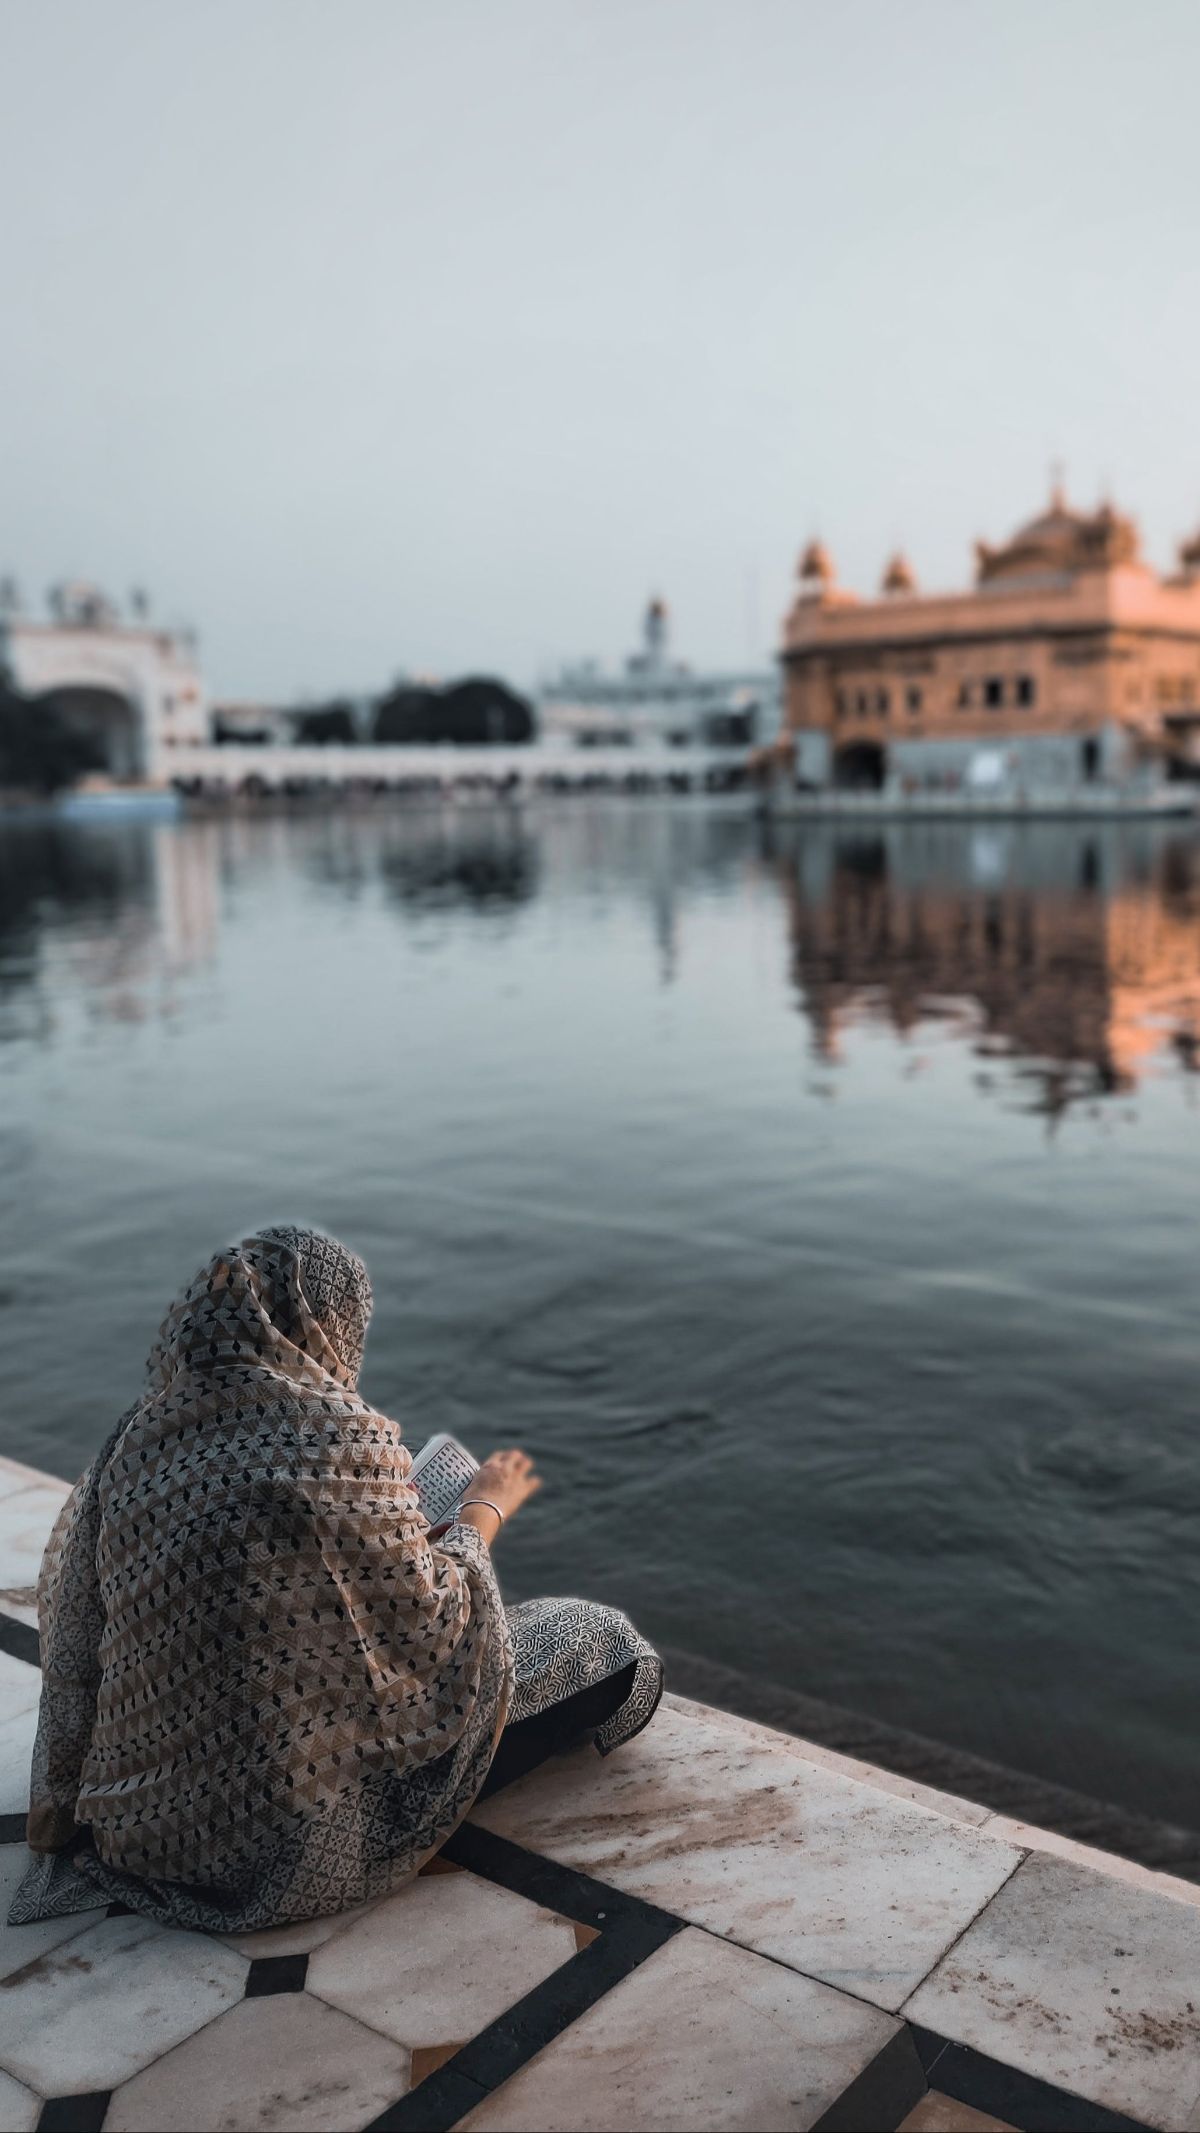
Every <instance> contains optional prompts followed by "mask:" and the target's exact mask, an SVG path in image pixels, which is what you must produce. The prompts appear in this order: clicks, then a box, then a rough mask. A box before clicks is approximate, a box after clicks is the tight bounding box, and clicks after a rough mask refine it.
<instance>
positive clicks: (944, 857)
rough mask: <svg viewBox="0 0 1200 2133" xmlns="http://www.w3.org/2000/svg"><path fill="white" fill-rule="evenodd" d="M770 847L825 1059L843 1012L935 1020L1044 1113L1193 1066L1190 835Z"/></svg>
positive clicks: (1196, 929)
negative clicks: (1011, 1071)
mask: <svg viewBox="0 0 1200 2133" xmlns="http://www.w3.org/2000/svg"><path fill="white" fill-rule="evenodd" d="M773 857H774V862H775V865H776V868H777V872H778V879H779V882H780V885H781V888H782V891H783V894H784V897H785V899H786V902H787V907H788V913H789V927H790V938H791V952H792V974H793V978H794V981H795V984H796V986H797V989H798V992H799V996H800V1000H801V1004H802V1007H803V1011H804V1013H805V1014H806V1015H807V1017H808V1019H809V1021H810V1023H811V1025H812V1029H813V1033H814V1038H815V1043H816V1049H817V1052H818V1055H819V1056H820V1057H821V1058H823V1059H826V1060H830V1061H833V1060H836V1059H838V1058H839V1057H840V1056H841V1055H842V1053H843V1046H844V1039H845V1035H846V1032H847V1030H848V1029H849V1028H850V1027H852V1026H853V1025H855V1024H862V1023H870V1022H872V1021H876V1022H882V1023H884V1024H886V1025H889V1026H890V1027H891V1028H893V1029H894V1030H896V1031H897V1032H899V1033H900V1034H902V1035H903V1036H906V1037H907V1036H911V1035H913V1034H914V1033H915V1032H916V1031H917V1030H918V1029H919V1028H920V1027H921V1026H922V1025H923V1024H924V1025H932V1024H933V1023H934V1022H936V1021H945V1020H946V1019H947V1018H949V1019H951V1020H953V1021H956V1022H958V1023H959V1024H960V1025H961V1027H962V1030H963V1033H964V1035H965V1036H966V1037H967V1038H968V1039H969V1040H970V1041H971V1043H972V1044H973V1046H974V1049H975V1051H976V1052H977V1054H978V1056H979V1057H980V1059H981V1061H990V1062H993V1063H995V1062H1001V1063H1002V1062H1005V1061H1007V1062H1009V1065H1010V1067H1011V1068H1015V1069H1016V1071H1017V1073H1018V1075H1019V1077H1020V1079H1021V1080H1022V1081H1024V1082H1025V1083H1026V1084H1027V1085H1032V1089H1033V1107H1034V1108H1037V1109H1039V1110H1044V1111H1045V1112H1047V1113H1048V1114H1049V1115H1051V1116H1054V1115H1057V1114H1059V1113H1061V1112H1062V1111H1064V1110H1066V1109H1067V1108H1068V1106H1070V1105H1071V1104H1073V1103H1077V1102H1080V1101H1086V1100H1090V1099H1094V1098H1097V1097H1102V1096H1108V1095H1114V1094H1122V1093H1126V1092H1128V1091H1130V1090H1131V1089H1133V1088H1134V1087H1135V1086H1136V1084H1137V1083H1138V1081H1139V1080H1140V1079H1141V1078H1142V1077H1143V1075H1145V1074H1146V1073H1147V1072H1149V1071H1153V1070H1162V1069H1163V1068H1164V1067H1167V1066H1170V1065H1174V1066H1175V1067H1177V1068H1178V1069H1181V1070H1183V1071H1187V1072H1195V1071H1196V1070H1197V1066H1198V1064H1200V845H1198V844H1197V842H1196V840H1195V838H1194V837H1192V836H1189V835H1187V834H1184V833H1179V834H1172V833H1170V832H1168V831H1165V830H1163V829H1161V828H1159V829H1157V830H1156V829H1152V828H1150V827H1147V826H1141V827H1137V826H1126V827H1124V828H1118V829H1111V830H1109V829H1104V830H1096V829H1090V830H1089V829H1081V828H1073V827H1068V826H1066V825H1062V824H1055V825H1050V824H1046V825H1038V826H1021V825H1004V824H999V825H994V826H992V825H989V826H987V827H977V828H968V827H966V826H960V825H953V826H951V825H936V824H929V825H926V826H921V825H911V824H910V825H906V826H904V827H897V828H896V829H895V830H894V831H889V830H888V829H887V828H886V827H881V828H880V829H878V830H876V831H873V832H867V833H863V832H859V833H850V832H835V831H830V832H827V833H824V834H821V835H816V836H814V835H812V834H809V835H808V836H807V837H805V838H804V840H803V842H802V843H799V844H797V845H794V846H792V847H790V848H789V847H787V846H785V845H781V846H780V847H779V848H777V849H776V851H775V852H774V855H773ZM986 1072H987V1069H984V1070H983V1074H982V1076H981V1078H983V1079H984V1085H985V1086H986Z"/></svg>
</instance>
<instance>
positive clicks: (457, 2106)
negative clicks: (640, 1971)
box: [366, 1825, 684, 2133]
mask: <svg viewBox="0 0 1200 2133" xmlns="http://www.w3.org/2000/svg"><path fill="white" fill-rule="evenodd" d="M445 1853H446V1857H447V1858H448V1859H452V1860H453V1861H454V1863H455V1864H456V1865H458V1866H464V1867H468V1868H469V1869H470V1871H471V1872H472V1873H475V1874H479V1875H481V1876H483V1877H484V1878H485V1879H486V1880H488V1881H494V1882H498V1883H499V1884H500V1886H501V1887H502V1888H506V1889H511V1890H513V1892H514V1893H515V1894H516V1895H519V1896H524V1897H526V1898H527V1899H528V1900H529V1901H530V1902H531V1903H536V1904H539V1905H542V1906H544V1907H545V1908H546V1909H548V1910H552V1911H557V1912H558V1914H559V1916H560V1917H563V1918H570V1919H574V1920H575V1921H577V1922H578V1923H579V1924H581V1925H588V1926H593V1927H595V1928H596V1929H597V1934H598V1937H597V1939H595V1940H594V1941H592V1942H590V1943H589V1945H588V1946H587V1947H586V1948H582V1949H580V1951H579V1953H578V1954H577V1955H574V1956H572V1957H571V1958H570V1959H569V1961H567V1962H565V1963H563V1964H561V1965H560V1966H559V1968H558V1969H557V1970H555V1971H553V1972H552V1973H551V1975H550V1976H549V1977H548V1978H544V1979H543V1981H542V1983H541V1984H540V1985H535V1986H534V1988H533V1991H532V1992H528V1993H526V1995H525V1997H524V1999H523V2000H518V2002H517V2004H516V2006H515V2007H510V2008H509V2009H508V2010H507V2012H506V2013H504V2014H502V2015H500V2016H499V2017H498V2019H497V2020H496V2021H495V2022H490V2023H489V2024H488V2026H487V2028H486V2029H484V2030H481V2031H480V2033H479V2035H478V2036H477V2037H473V2038H472V2039H471V2041H470V2043H469V2044H464V2045H463V2046H462V2049H461V2050H460V2051H457V2052H455V2054H454V2056H453V2058H452V2059H447V2060H446V2062H445V2064H444V2065H443V2066H440V2067H438V2068H437V2069H436V2071H435V2072H434V2073H432V2074H429V2075H427V2076H426V2079H425V2080H424V2081H422V2082H421V2083H420V2085H419V2086H418V2087H417V2088H415V2089H413V2090H412V2091H411V2093H410V2094H409V2095H407V2096H403V2097H401V2098H400V2100H399V2102H397V2103H394V2104H391V2105H390V2106H389V2107H388V2109H387V2110H385V2111H381V2112H380V2114H379V2116H378V2118H375V2119H373V2120H372V2121H371V2124H370V2126H369V2127H368V2128H367V2129H366V2133H448V2129H449V2128H450V2127H451V2126H453V2125H456V2124H457V2123H458V2120H459V2119H460V2118H464V2117H465V2116H466V2114H467V2112H468V2111H470V2110H473V2109H474V2107H475V2105H476V2104H477V2103H480V2102H482V2100H483V2098H484V2097H485V2096H486V2095H488V2094H489V2093H490V2091H491V2090H493V2089H497V2088H499V2087H500V2085H501V2083H502V2082H504V2081H508V2080H509V2079H510V2078H511V2076H512V2075H513V2074H515V2073H518V2072H519V2071H520V2069H521V2067H523V2066H525V2065H527V2064H528V2062H529V2060H530V2059H532V2058H533V2057H534V2056H535V2054H536V2053H538V2052H540V2051H541V2050H542V2049H543V2048H544V2047H545V2046H546V2045H547V2044H551V2043H553V2041H554V2039H555V2038H556V2037H558V2036H561V2035H562V2032H563V2031H564V2029H567V2028H568V2027H569V2025H570V2024H571V2023H572V2022H575V2021H577V2020H578V2018H579V2016H580V2015H581V2014H586V2012H587V2010H588V2008H589V2007H594V2006H595V2004H596V2002H597V2001H598V2000H602V1999H603V1998H604V1996H605V1994H606V1993H609V1992H611V1991H612V1989H613V1986H614V1985H619V1984H620V1983H621V1980H622V1978H626V1977H628V1976H629V1975H630V1973H631V1971H634V1970H636V1969H637V1968H638V1966H639V1964H641V1963H644V1962H645V1961H646V1959H647V1957H648V1956H651V1955H653V1954H654V1952H655V1950H656V1949H658V1948H661V1947H663V1946H664V1944H665V1943H666V1942H667V1941H669V1940H671V1939H673V1937H674V1936H675V1934H676V1933H681V1932H682V1931H683V1925H684V1921H683V1920H682V1919H681V1918H674V1917H672V1916H671V1915H670V1913H669V1912H666V1911H660V1910H658V1909H656V1907H655V1906H654V1905H653V1904H649V1903H642V1902H640V1901H639V1900H638V1899H637V1898H636V1897H631V1896H625V1895H622V1894H621V1893H620V1892H619V1891H617V1890H616V1889H610V1888H606V1887H605V1885H604V1883H603V1882H600V1881H593V1880H592V1879H591V1877H590V1876H589V1875H587V1874H579V1873H576V1872H575V1871H574V1869H573V1868H571V1867H565V1866H556V1865H555V1863H554V1862H553V1860H550V1859H543V1858H541V1857H540V1856H539V1855H538V1854H537V1853H536V1852H527V1851H523V1850H522V1848H521V1846H520V1845H519V1844H512V1843H510V1842H509V1840H508V1839H507V1838H506V1837H496V1836H493V1835H492V1833H491V1831H490V1830H483V1829H472V1828H470V1827H468V1826H465V1825H464V1826H463V1827H462V1828H460V1829H458V1830H456V1831H455V1833H454V1835H453V1837H452V1838H451V1839H450V1841H449V1843H448V1844H447V1845H446V1847H445Z"/></svg>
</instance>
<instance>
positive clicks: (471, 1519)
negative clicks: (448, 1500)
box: [457, 1497, 504, 1547]
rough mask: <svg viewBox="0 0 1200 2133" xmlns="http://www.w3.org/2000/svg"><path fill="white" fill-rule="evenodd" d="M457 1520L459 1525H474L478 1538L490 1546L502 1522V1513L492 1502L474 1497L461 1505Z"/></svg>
mask: <svg viewBox="0 0 1200 2133" xmlns="http://www.w3.org/2000/svg"><path fill="white" fill-rule="evenodd" d="M457 1522H458V1524H459V1525H460V1526H474V1528H475V1531H476V1532H477V1533H478V1534H479V1536H480V1538H481V1539H482V1540H484V1541H486V1542H487V1544H488V1546H489V1547H490V1546H491V1544H492V1542H493V1541H494V1540H495V1538H496V1535H497V1534H498V1533H499V1531H500V1528H501V1526H502V1525H503V1524H504V1514H503V1512H502V1511H500V1510H498V1509H497V1507H496V1505H495V1504H494V1503H484V1502H482V1501H481V1500H480V1499H479V1498H478V1497H474V1498H472V1500H471V1501H470V1502H469V1503H465V1504H464V1505H463V1507H462V1509H461V1510H460V1512H459V1514H458V1521H457Z"/></svg>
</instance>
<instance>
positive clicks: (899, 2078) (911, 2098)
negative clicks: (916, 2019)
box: [812, 2023, 928, 2133]
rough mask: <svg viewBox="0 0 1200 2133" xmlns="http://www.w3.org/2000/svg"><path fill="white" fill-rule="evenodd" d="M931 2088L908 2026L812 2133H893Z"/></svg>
mask: <svg viewBox="0 0 1200 2133" xmlns="http://www.w3.org/2000/svg"><path fill="white" fill-rule="evenodd" d="M927 2086H928V2084H927V2082H926V2080H925V2073H924V2069H923V2067H922V2065H921V2062H920V2060H919V2058H918V2057H917V2048H916V2045H915V2044H914V2043H913V2039H912V2032H911V2030H910V2029H909V2027H908V2025H907V2023H906V2024H905V2026H904V2028H903V2029H901V2030H898V2031H897V2032H896V2035H895V2036H894V2037H889V2038H888V2041H887V2043H886V2044H885V2045H884V2047H883V2050H882V2051H879V2052H876V2054H875V2057H874V2058H873V2059H872V2060H871V2063H870V2065H869V2066H864V2068H863V2070H862V2072H861V2074H857V2075H856V2076H855V2078H854V2080H853V2081H852V2082H851V2083H850V2086H849V2088H846V2089H843V2090H842V2093H841V2095H840V2096H839V2097H838V2100H837V2102H836V2103H831V2104H830V2106H829V2109H828V2110H827V2111H825V2112H824V2113H823V2114H822V2116H821V2117H820V2118H818V2119H817V2121H816V2124H815V2125H814V2126H813V2129H812V2133H863V2128H864V2126H878V2127H880V2128H883V2129H886V2133H893V2129H894V2128H895V2127H896V2126H898V2125H900V2124H901V2123H902V2122H903V2120H904V2119H906V2118H907V2117H908V2114H909V2112H910V2111H911V2110H912V2107H913V2105H914V2104H915V2103H919V2102H920V2100H921V2098H922V2096H923V2095H924V2094H925V2091H926V2088H927Z"/></svg>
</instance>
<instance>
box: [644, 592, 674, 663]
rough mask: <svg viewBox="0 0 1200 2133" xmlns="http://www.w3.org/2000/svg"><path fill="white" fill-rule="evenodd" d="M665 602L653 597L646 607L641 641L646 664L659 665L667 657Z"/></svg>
mask: <svg viewBox="0 0 1200 2133" xmlns="http://www.w3.org/2000/svg"><path fill="white" fill-rule="evenodd" d="M667 634H668V631H667V603H666V601H665V600H660V599H657V598H655V599H653V600H651V602H650V605H649V607H648V608H647V609H646V615H645V620H644V621H643V623H642V642H643V644H644V645H645V647H646V665H647V666H648V667H661V666H665V665H666V659H667Z"/></svg>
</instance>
